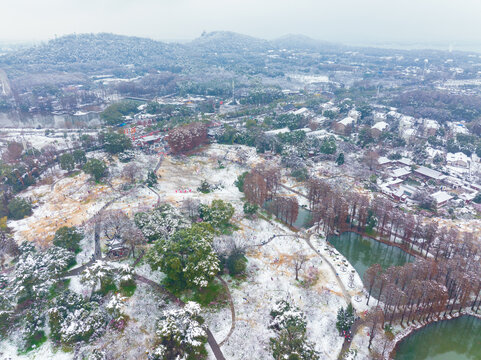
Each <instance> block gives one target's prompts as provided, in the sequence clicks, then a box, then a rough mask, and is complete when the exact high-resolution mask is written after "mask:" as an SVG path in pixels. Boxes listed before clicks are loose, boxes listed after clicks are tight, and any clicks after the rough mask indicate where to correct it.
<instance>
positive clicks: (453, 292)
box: [364, 247, 481, 325]
mask: <svg viewBox="0 0 481 360" xmlns="http://www.w3.org/2000/svg"><path fill="white" fill-rule="evenodd" d="M478 249H479V247H478ZM478 249H476V251H473V252H471V253H469V254H467V256H466V255H461V254H455V255H454V256H453V257H451V258H442V259H438V260H437V261H436V260H435V259H432V258H430V259H419V260H417V261H416V262H414V263H406V264H404V265H403V266H392V267H390V268H388V269H386V270H385V271H383V269H382V267H381V266H380V265H379V264H374V265H372V266H371V267H369V269H367V270H366V272H365V274H364V283H365V286H366V288H367V290H368V292H369V296H368V300H367V303H368V304H369V299H370V297H371V295H372V296H376V298H377V299H378V305H379V301H382V303H383V304H382V306H381V310H382V312H383V315H384V322H389V325H391V324H392V322H393V321H395V320H399V321H400V323H401V325H402V324H403V322H404V320H406V323H407V325H409V323H410V322H412V321H418V322H422V321H429V320H430V319H431V318H432V317H433V316H446V315H448V313H449V315H452V314H453V312H455V311H461V310H462V309H464V308H467V307H470V308H471V310H473V311H478V310H479V308H480V306H481V299H480V291H481V267H480V266H479V259H478Z"/></svg>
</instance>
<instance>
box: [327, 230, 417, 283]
mask: <svg viewBox="0 0 481 360" xmlns="http://www.w3.org/2000/svg"><path fill="white" fill-rule="evenodd" d="M328 240H329V242H330V243H331V244H332V245H333V246H334V247H335V248H336V249H337V250H338V251H339V252H340V253H341V254H342V255H344V257H346V259H347V260H348V261H349V262H350V263H351V265H352V266H353V267H354V269H356V271H357V272H358V274H359V276H360V277H361V279H363V278H364V273H365V272H366V270H367V269H368V268H369V267H370V266H371V265H372V264H380V265H381V266H382V267H383V268H384V269H386V268H388V267H390V266H401V265H404V264H405V263H406V262H412V261H414V257H413V256H411V255H409V254H407V253H406V252H404V251H402V250H401V249H399V248H397V247H395V246H390V245H386V244H383V243H381V242H379V241H376V240H373V239H370V238H363V237H361V236H360V235H358V234H356V233H352V232H345V233H342V234H341V236H330V237H329V239H328Z"/></svg>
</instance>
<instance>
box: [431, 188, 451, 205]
mask: <svg viewBox="0 0 481 360" xmlns="http://www.w3.org/2000/svg"><path fill="white" fill-rule="evenodd" d="M431 197H432V198H433V199H434V201H436V203H437V204H440V203H443V202H446V201H448V200H451V199H452V198H453V197H452V196H451V195H449V194H448V193H447V192H446V191H438V192H435V193H434V194H431Z"/></svg>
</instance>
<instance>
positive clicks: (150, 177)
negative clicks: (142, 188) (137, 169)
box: [145, 170, 157, 187]
mask: <svg viewBox="0 0 481 360" xmlns="http://www.w3.org/2000/svg"><path fill="white" fill-rule="evenodd" d="M145 182H146V183H147V186H149V187H152V186H154V185H155V184H157V175H155V172H154V171H153V170H150V171H149V173H148V174H147V180H146V181H145Z"/></svg>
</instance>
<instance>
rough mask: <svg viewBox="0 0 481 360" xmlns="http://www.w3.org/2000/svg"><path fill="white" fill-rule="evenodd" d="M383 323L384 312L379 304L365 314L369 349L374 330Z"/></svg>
mask: <svg viewBox="0 0 481 360" xmlns="http://www.w3.org/2000/svg"><path fill="white" fill-rule="evenodd" d="M383 323H384V312H383V311H382V309H381V307H380V306H376V307H375V308H373V309H372V310H370V311H369V312H368V313H367V315H366V324H367V325H368V326H369V345H368V346H367V348H368V349H371V344H372V339H374V336H375V335H376V331H378V330H380V329H381V328H382V324H383Z"/></svg>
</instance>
